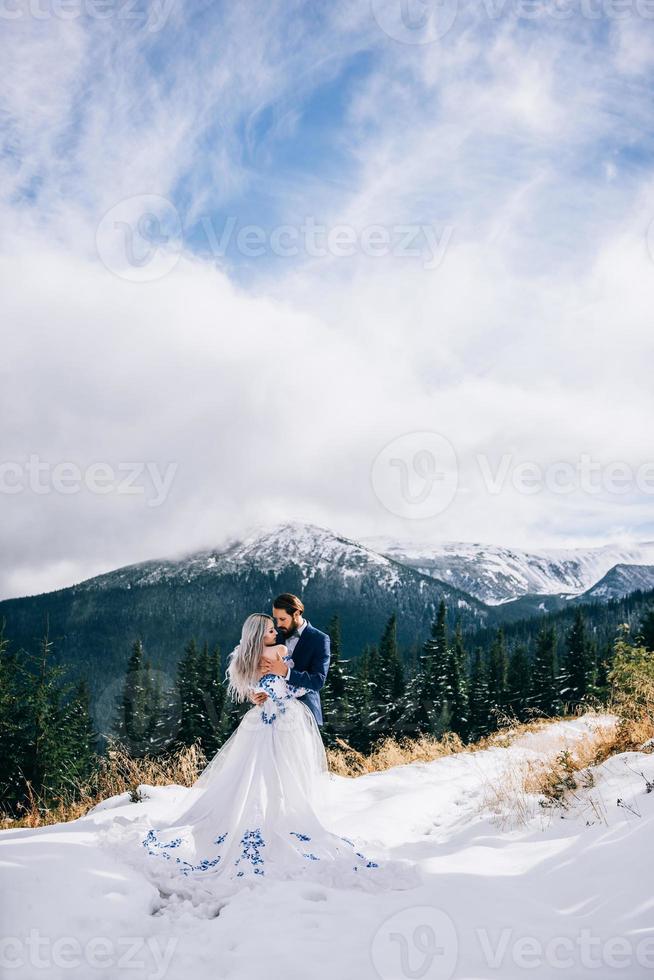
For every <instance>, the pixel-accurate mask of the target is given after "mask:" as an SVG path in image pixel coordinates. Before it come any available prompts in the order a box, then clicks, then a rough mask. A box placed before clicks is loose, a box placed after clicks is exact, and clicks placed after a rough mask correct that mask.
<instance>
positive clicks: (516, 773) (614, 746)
mask: <svg viewBox="0 0 654 980" xmlns="http://www.w3.org/2000/svg"><path fill="white" fill-rule="evenodd" d="M639 684H640V681H639ZM653 706H654V684H650V683H649V681H643V682H642V685H641V686H639V688H638V691H637V697H636V698H634V697H633V696H632V694H631V693H630V696H629V697H628V698H625V697H620V696H618V697H616V698H615V699H614V700H613V701H612V702H611V703H610V704H609V705H608V706H600V705H597V706H596V707H595V708H593V707H592V706H591V707H590V708H588V707H587V708H584V709H579V710H578V711H576V712H575V713H573V714H571V715H567V716H565V717H566V718H574V717H576V716H578V715H581V714H588V713H591V714H592V713H593V711H594V712H595V713H605V712H606V713H608V714H615V715H616V716H617V718H618V721H617V724H616V725H615V726H611V727H609V728H607V727H605V726H600V725H597V726H594V727H593V728H592V730H591V731H590V732H589V733H588V735H586V736H583V737H582V738H580V739H579V740H578V741H576V742H575V744H574V747H573V748H571V749H570V750H569V755H567V756H565V757H562V758H560V757H557V754H556V753H553V754H552V756H551V757H549V758H545V759H543V760H540V761H538V762H525V763H524V764H517V763H516V762H515V760H510V762H509V760H508V759H507V763H508V764H507V769H506V771H505V773H504V776H503V779H502V780H497V779H495V780H493V782H492V784H491V783H490V782H489V784H488V785H487V786H486V787H485V792H484V794H483V803H482V805H483V806H485V807H487V808H488V809H490V811H491V812H492V813H494V814H496V816H497V817H498V819H499V820H500V821H503V820H504V819H505V818H506V815H507V814H512V815H513V818H514V819H517V820H518V821H520V820H524V819H526V817H527V814H528V813H529V812H530V808H531V806H532V804H533V794H536V795H539V796H541V797H543V798H545V799H551V800H552V803H553V805H556V804H555V801H556V800H557V799H559V801H561V800H564V799H565V793H566V792H570V791H574V790H573V788H572V783H573V782H576V783H577V785H579V783H580V781H581V782H582V783H583V780H584V779H586V778H588V777H587V776H586V775H584V773H585V772H587V770H588V767H591V766H594V765H598V764H599V763H601V762H603V761H604V760H605V759H607V758H609V757H610V756H612V755H615V754H617V753H620V752H627V751H637V750H638V749H639V748H640V746H641V745H642V744H643V743H644V742H646V741H647V740H648V739H651V738H654V707H653ZM561 720H562V718H560V717H556V718H534V719H533V720H532V721H527V722H518V721H517V720H516V719H515V718H511V717H509V716H507V715H504V716H503V717H500V718H499V719H498V723H499V725H500V728H499V729H498V731H496V732H493V733H492V734H491V735H487V736H485V737H484V738H481V739H479V740H478V741H476V742H472V743H469V744H467V745H464V744H463V743H462V741H461V739H460V738H459V737H458V736H457V735H455V734H454V733H447V734H446V735H445V736H444V737H442V738H440V739H437V738H434V737H432V736H429V735H423V736H420V737H418V738H410V737H403V738H396V737H390V738H386V739H384V740H383V741H381V742H380V743H378V744H377V745H376V746H375V747H374V748H373V749H372V750H371V751H370V752H368V753H365V754H364V753H362V752H359V751H357V750H356V749H354V748H353V747H352V746H350V745H348V743H347V742H345V741H344V740H342V739H339V740H338V742H337V747H336V748H329V749H327V760H328V764H329V769H330V771H331V772H333V773H336V774H337V775H339V776H348V777H352V778H355V777H357V776H360V775H362V774H364V773H369V772H380V771H382V770H386V769H390V768H392V767H393V766H404V765H409V764H411V763H414V762H433V761H434V760H435V759H440V758H442V757H444V756H449V755H453V754H455V753H458V752H479V751H482V750H484V749H490V748H507V747H508V746H510V745H511V744H512V743H513V742H514V741H515V739H516V738H519V737H520V736H521V735H524V734H526V733H528V732H537V731H542V730H543V729H544V728H546V727H547V726H549V725H555V724H557V722H560V721H561ZM559 756H560V753H559ZM206 762H207V759H206V757H205V755H204V753H203V752H202V750H201V749H200V748H199V746H198V745H197V744H195V745H193V746H191V747H190V748H185V749H182V750H180V751H178V752H175V753H171V754H169V755H166V756H162V757H160V758H158V759H157V758H148V757H146V758H141V759H137V758H132V757H131V756H130V755H129V754H128V753H127V752H126V751H125V750H124V749H122V748H121V747H120V746H119V745H118V744H117V743H113V744H112V746H111V748H110V749H109V751H108V753H107V756H106V757H103V758H102V759H101V761H100V765H99V769H98V771H97V773H96V774H94V777H93V778H92V779H91V780H89V781H88V782H87V783H85V784H84V785H82V786H79V787H76V788H75V792H74V796H73V798H72V799H70V800H65V799H64V800H61V801H60V802H59V803H58V804H57V805H56V806H50V807H47V806H45V805H44V803H43V801H42V800H40V799H38V798H37V797H36V796H35V794H34V793H33V792H32V790H31V787H28V796H29V799H28V802H27V804H26V805H25V806H24V807H23V812H22V813H21V814H20V815H19V816H18V817H17V818H15V819H11V818H9V817H2V816H0V829H7V828H9V827H11V828H15V827H40V826H45V825H48V824H54V823H62V822H66V821H69V820H75V819H77V818H78V817H82V816H84V815H85V814H86V813H88V811H89V810H90V809H91V808H92V807H94V806H95V805H96V804H98V803H100V802H102V801H103V800H105V799H107V798H108V797H111V796H116V795H119V794H122V793H126V792H128V793H130V796H131V798H132V799H134V800H136V799H138V795H137V794H138V786H139V785H140V784H143V783H145V784H148V785H152V786H165V785H168V784H170V783H176V784H178V785H181V786H191V785H192V784H193V782H195V780H196V779H197V777H198V776H199V774H200V773H201V772H202V770H203V768H204V766H205V765H206ZM575 773H577V774H580V775H579V776H575ZM566 781H567V784H568V785H567V786H566ZM529 797H532V800H531V802H530V799H529Z"/></svg>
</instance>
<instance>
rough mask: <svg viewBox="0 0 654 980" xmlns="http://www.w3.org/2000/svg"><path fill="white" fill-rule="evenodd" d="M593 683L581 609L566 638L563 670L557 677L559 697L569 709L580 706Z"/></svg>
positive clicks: (591, 649)
mask: <svg viewBox="0 0 654 980" xmlns="http://www.w3.org/2000/svg"><path fill="white" fill-rule="evenodd" d="M594 682H595V664H594V657H593V648H592V644H591V642H590V640H589V639H588V636H587V633H586V622H585V619H584V614H583V611H582V609H581V608H578V609H577V611H576V614H575V619H574V623H573V624H572V627H571V628H570V630H569V631H568V635H567V637H566V652H565V656H564V660H563V669H562V671H561V673H560V675H559V692H558V693H559V696H560V698H561V700H562V702H563V703H564V704H566V705H568V706H570V707H576V706H577V705H578V704H580V703H581V702H582V700H583V698H584V697H585V696H586V694H588V693H589V691H590V690H591V688H592V687H593V685H594Z"/></svg>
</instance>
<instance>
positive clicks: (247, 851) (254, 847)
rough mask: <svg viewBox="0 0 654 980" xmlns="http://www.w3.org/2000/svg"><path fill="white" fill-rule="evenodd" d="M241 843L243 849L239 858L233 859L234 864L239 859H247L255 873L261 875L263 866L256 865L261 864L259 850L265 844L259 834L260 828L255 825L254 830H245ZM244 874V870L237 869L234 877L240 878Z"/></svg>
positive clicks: (261, 859) (237, 863)
mask: <svg viewBox="0 0 654 980" xmlns="http://www.w3.org/2000/svg"><path fill="white" fill-rule="evenodd" d="M241 844H242V846H243V851H242V852H241V856H240V858H237V859H236V860H235V861H234V864H235V865H239V864H240V863H241V861H249V862H250V864H251V865H252V867H253V869H254V873H255V875H262V874H263V873H264V870H263V868H261V867H258V865H261V864H263V863H264V862H263V858H262V857H261V854H260V853H259V851H260V849H261V848H262V847H265V846H266V842H265V840H264V839H263V837H262V836H261V829H260V828H259V827H257V829H256V830H246V831H245V833H244V834H243V836H242V837H241ZM244 874H245V872H244V871H238V872H237V874H236V877H237V878H242V877H243V875H244Z"/></svg>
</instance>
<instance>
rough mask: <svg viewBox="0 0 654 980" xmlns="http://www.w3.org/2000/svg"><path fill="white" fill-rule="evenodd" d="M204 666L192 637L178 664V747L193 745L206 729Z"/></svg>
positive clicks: (176, 740)
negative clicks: (203, 689)
mask: <svg viewBox="0 0 654 980" xmlns="http://www.w3.org/2000/svg"><path fill="white" fill-rule="evenodd" d="M202 666H203V665H202V664H201V658H200V654H199V651H198V647H197V643H196V641H195V638H192V639H191V640H189V642H188V643H187V644H186V646H185V647H184V655H183V657H182V658H181V660H180V661H179V663H178V665H177V682H176V688H177V695H178V699H179V724H178V726H177V734H176V739H175V742H176V745H177V746H178V747H181V746H189V745H192V744H193V743H194V742H195V741H196V739H198V738H201V737H202V735H203V732H204V730H205V724H204V723H205V720H206V718H205V713H204V705H203V691H202V683H203V677H202Z"/></svg>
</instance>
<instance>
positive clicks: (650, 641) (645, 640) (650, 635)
mask: <svg viewBox="0 0 654 980" xmlns="http://www.w3.org/2000/svg"><path fill="white" fill-rule="evenodd" d="M636 640H637V642H639V643H642V645H643V646H644V647H645V648H646V649H647V650H652V651H654V606H650V608H649V609H647V610H646V611H645V613H644V614H643V617H642V619H641V621H640V627H639V630H638V634H637V636H636Z"/></svg>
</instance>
